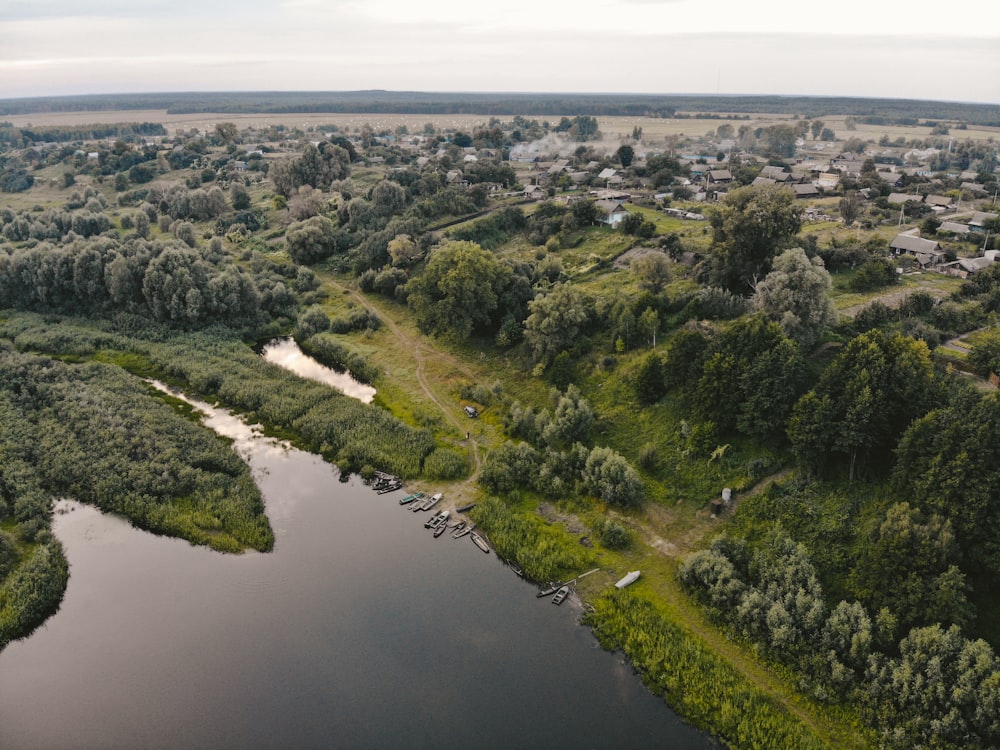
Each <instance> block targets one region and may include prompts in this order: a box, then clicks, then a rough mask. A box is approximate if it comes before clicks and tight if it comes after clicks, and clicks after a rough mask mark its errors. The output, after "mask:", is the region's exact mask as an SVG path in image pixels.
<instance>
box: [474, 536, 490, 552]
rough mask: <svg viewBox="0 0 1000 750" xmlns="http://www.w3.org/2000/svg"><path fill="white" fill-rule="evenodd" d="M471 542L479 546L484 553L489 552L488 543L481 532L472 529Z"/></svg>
mask: <svg viewBox="0 0 1000 750" xmlns="http://www.w3.org/2000/svg"><path fill="white" fill-rule="evenodd" d="M472 543H473V544H475V545H476V546H477V547H479V549H481V550H482V551H483V552H485V553H486V554H489V552H490V545H489V543H488V542H487V541H486V537H484V536H483V535H482V534H479V533H478V532H475V531H473V532H472Z"/></svg>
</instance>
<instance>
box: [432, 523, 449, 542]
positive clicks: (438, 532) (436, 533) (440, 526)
mask: <svg viewBox="0 0 1000 750" xmlns="http://www.w3.org/2000/svg"><path fill="white" fill-rule="evenodd" d="M447 530H448V524H447V523H439V524H438V525H437V528H436V529H434V538H435V539H437V538H438V537H439V536H441V535H442V534H443V533H444V532H445V531H447Z"/></svg>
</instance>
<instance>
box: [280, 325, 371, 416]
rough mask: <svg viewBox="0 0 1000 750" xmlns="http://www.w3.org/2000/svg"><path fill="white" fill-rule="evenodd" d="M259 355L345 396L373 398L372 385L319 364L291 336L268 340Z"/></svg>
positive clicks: (359, 398)
mask: <svg viewBox="0 0 1000 750" xmlns="http://www.w3.org/2000/svg"><path fill="white" fill-rule="evenodd" d="M261 356H263V357H264V359H266V360H267V361H268V362H271V363H272V364H275V365H278V366H279V367H284V368H285V369H286V370H291V371H292V372H294V373H295V374H296V375H301V376H302V377H304V378H309V379H310V380H315V381H317V382H319V383H324V384H325V385H329V386H331V387H333V388H336V389H337V390H338V391H340V392H341V393H343V394H344V395H345V396H350V397H351V398H356V399H358V400H359V401H362V402H364V403H366V404H370V403H371V402H372V399H373V398H375V389H374V388H373V387H372V386H370V385H366V384H365V383H359V382H358V381H357V380H355V379H354V378H352V377H351V374H350V373H349V372H337V371H336V370H331V369H330V368H329V367H326V366H324V365H321V364H320V363H319V362H317V361H316V360H315V359H313V358H312V357H310V356H309V355H308V354H305V353H304V352H303V351H302V350H301V349H299V345H298V344H296V343H295V339H293V338H292V337H291V336H287V337H285V338H280V339H274V340H273V341H271V342H269V343H268V344H267V345H266V346H265V347H264V348H263V349H262V350H261Z"/></svg>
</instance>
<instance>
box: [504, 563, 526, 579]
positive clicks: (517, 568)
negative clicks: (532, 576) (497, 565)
mask: <svg viewBox="0 0 1000 750" xmlns="http://www.w3.org/2000/svg"><path fill="white" fill-rule="evenodd" d="M507 565H508V566H509V567H510V569H511V570H513V571H514V575H516V576H517V577H518V578H524V569H523V568H522V567H521V566H520V565H518V564H517V563H516V562H508V563H507Z"/></svg>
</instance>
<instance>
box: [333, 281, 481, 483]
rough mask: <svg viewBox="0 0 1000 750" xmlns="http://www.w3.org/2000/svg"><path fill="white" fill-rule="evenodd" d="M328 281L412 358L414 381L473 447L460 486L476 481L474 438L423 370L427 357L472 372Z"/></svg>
mask: <svg viewBox="0 0 1000 750" xmlns="http://www.w3.org/2000/svg"><path fill="white" fill-rule="evenodd" d="M328 281H329V283H330V285H331V286H333V287H335V288H336V289H338V290H340V291H341V292H345V291H346V292H347V293H348V294H349V295H350V296H351V298H352V299H353V300H354V301H355V302H357V303H358V304H359V305H361V306H362V307H364V308H365V309H366V310H369V311H371V312H373V313H375V314H376V315H377V316H378V317H379V320H381V321H382V322H383V323H384V324H385V327H386V328H387V329H388V330H389V332H390V333H392V335H393V336H394V337H395V338H396V340H397V341H398V342H399V352H400V353H401V354H402V353H404V352H405V353H407V354H409V355H411V356H412V357H413V361H414V364H415V372H416V376H417V383H418V384H419V385H420V390H422V391H423V392H424V395H426V396H427V398H429V399H430V400H431V402H432V403H433V404H434V405H435V406H437V408H438V409H439V410H440V411H441V413H442V414H443V415H444V417H445V419H447V420H448V422H449V423H450V424H451V425H452V426H454V427H455V429H456V430H458V431H459V433H461V432H466V433H468V435H469V447H470V448H471V450H472V474H471V475H470V476H469V478H468V479H467V480H466V481H465V482H462V483H461V484H460V485H459V486H462V487H470V488H471V486H472V485H473V484H475V482H476V479H477V478H478V477H479V472H480V469H481V468H482V461H481V459H480V456H479V443H478V442H477V441H476V438H475V437H474V436H473V435H472V433H471V431H470V430H467V429H466V426H465V424H464V423H463V422H462V421H461V420H460V419H459V417H458V416H457V415H456V414H455V410H454V409H451V408H448V406H446V405H445V404H444V403H443V402H442V400H441V399H439V398H438V397H437V395H436V394H435V393H434V390H433V389H432V388H431V385H430V383H429V382H428V381H427V376H426V375H425V372H424V370H425V367H426V359H427V357H428V356H430V357H435V358H437V359H440V360H442V361H446V362H447V363H448V365H449V366H450V367H453V368H455V369H457V370H458V371H459V372H461V373H462V374H463V375H466V376H467V377H469V378H470V379H472V380H475V379H476V378H475V375H474V374H473V373H471V372H469V370H467V369H466V368H465V367H464V366H463V365H462V363H461V362H460V361H459V360H457V359H456V358H455V357H453V356H452V355H450V354H447V353H446V352H442V351H439V350H437V349H431V348H429V347H427V346H426V345H425V344H424V342H423V341H422V340H421V339H420V338H417V337H414V336H410V335H409V334H407V333H406V332H405V331H404V330H403V329H402V328H400V327H399V325H398V324H397V323H396V321H394V320H393V319H392V318H391V317H390V316H389V315H388V314H387V313H386V312H385V310H383V309H382V308H381V307H379V306H378V305H377V304H375V303H374V302H373V301H372V300H370V299H368V298H367V297H365V296H364V295H363V294H361V292H359V291H358V290H356V289H353V288H351V287H349V286H346V285H345V284H342V283H341V282H339V281H337V280H335V279H333V278H328Z"/></svg>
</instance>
